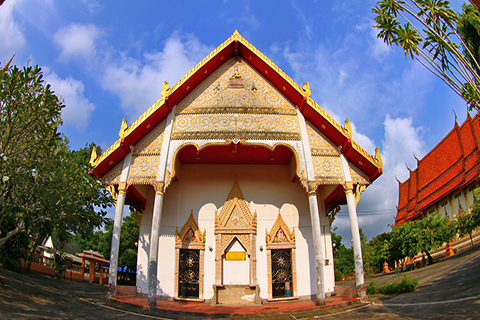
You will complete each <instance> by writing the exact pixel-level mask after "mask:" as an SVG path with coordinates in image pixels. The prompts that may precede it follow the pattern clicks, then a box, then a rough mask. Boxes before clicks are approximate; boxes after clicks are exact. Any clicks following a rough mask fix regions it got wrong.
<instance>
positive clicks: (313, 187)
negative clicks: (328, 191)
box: [308, 181, 317, 196]
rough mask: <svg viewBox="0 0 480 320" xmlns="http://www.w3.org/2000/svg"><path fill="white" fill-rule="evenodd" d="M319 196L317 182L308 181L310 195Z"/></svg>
mask: <svg viewBox="0 0 480 320" xmlns="http://www.w3.org/2000/svg"><path fill="white" fill-rule="evenodd" d="M316 194H317V182H316V181H308V195H309V196H312V195H316Z"/></svg>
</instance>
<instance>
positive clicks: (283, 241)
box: [265, 210, 295, 249]
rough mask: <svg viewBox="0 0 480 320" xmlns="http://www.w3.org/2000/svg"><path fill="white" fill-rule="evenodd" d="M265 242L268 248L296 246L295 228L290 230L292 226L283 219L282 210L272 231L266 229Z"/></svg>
mask: <svg viewBox="0 0 480 320" xmlns="http://www.w3.org/2000/svg"><path fill="white" fill-rule="evenodd" d="M265 242H266V247H267V249H288V248H295V228H294V229H292V232H290V228H288V226H287V224H286V223H285V221H284V220H283V218H282V215H281V214H280V210H279V211H278V216H277V220H276V221H275V223H274V224H273V227H272V229H271V230H270V233H268V230H267V229H265Z"/></svg>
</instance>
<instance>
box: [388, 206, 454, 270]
mask: <svg viewBox="0 0 480 320" xmlns="http://www.w3.org/2000/svg"><path fill="white" fill-rule="evenodd" d="M455 233H456V223H455V221H452V220H450V219H449V218H448V217H445V218H442V217H441V216H440V215H439V214H438V213H436V214H433V215H429V216H428V217H425V218H423V219H421V220H414V221H409V222H406V223H404V224H401V225H398V226H392V232H391V237H390V241H389V242H388V248H389V256H390V259H393V260H400V261H403V259H404V258H405V257H409V258H413V257H415V256H416V255H417V254H418V253H420V252H424V253H425V254H426V255H427V256H428V261H429V263H430V264H431V263H433V259H432V256H431V255H430V251H431V250H434V249H436V248H438V247H439V246H441V245H442V244H443V243H445V242H449V241H450V240H451V239H452V238H453V237H454V236H455ZM402 265H403V264H402Z"/></svg>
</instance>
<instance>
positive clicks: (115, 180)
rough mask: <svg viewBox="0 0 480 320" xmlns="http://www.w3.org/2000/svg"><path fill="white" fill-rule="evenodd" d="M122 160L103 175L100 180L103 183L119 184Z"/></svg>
mask: <svg viewBox="0 0 480 320" xmlns="http://www.w3.org/2000/svg"><path fill="white" fill-rule="evenodd" d="M122 168H123V161H120V162H119V163H118V164H117V165H116V166H115V167H114V168H113V169H112V170H110V171H109V172H108V173H107V174H106V175H104V176H103V178H102V182H103V184H105V185H111V184H119V182H120V175H121V174H122Z"/></svg>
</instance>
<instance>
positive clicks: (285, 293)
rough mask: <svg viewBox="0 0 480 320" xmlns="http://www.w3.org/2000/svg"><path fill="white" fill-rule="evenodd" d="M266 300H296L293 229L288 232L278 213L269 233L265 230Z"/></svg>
mask: <svg viewBox="0 0 480 320" xmlns="http://www.w3.org/2000/svg"><path fill="white" fill-rule="evenodd" d="M265 242H266V248H267V264H268V266H267V268H268V271H267V275H268V276H267V277H268V299H276V298H290V297H292V298H297V297H298V294H297V270H296V263H295V261H296V255H295V247H296V246H295V229H293V230H292V232H290V229H289V228H288V226H287V224H286V223H285V221H284V220H283V218H282V215H281V214H280V211H278V216H277V220H276V221H275V223H274V224H273V227H272V229H271V230H270V233H269V232H268V231H267V230H266V229H265Z"/></svg>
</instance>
